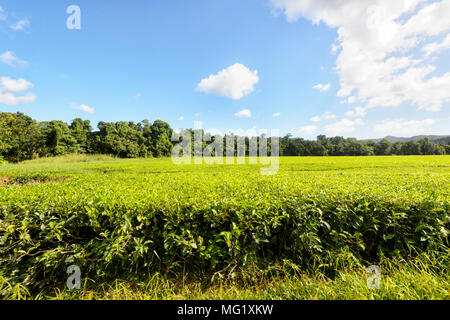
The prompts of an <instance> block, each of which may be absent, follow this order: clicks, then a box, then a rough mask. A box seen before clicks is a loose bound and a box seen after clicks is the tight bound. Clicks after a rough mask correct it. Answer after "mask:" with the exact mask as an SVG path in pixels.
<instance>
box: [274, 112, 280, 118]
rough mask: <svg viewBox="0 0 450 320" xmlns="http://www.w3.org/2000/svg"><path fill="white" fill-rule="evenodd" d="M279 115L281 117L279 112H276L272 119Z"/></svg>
mask: <svg viewBox="0 0 450 320" xmlns="http://www.w3.org/2000/svg"><path fill="white" fill-rule="evenodd" d="M280 115H281V112H277V113H274V114H273V117H274V118H278V117H279V116H280Z"/></svg>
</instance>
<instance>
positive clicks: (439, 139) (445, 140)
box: [365, 135, 450, 144]
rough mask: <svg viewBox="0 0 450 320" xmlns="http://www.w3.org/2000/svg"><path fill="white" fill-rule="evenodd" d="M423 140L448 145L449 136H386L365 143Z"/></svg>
mask: <svg viewBox="0 0 450 320" xmlns="http://www.w3.org/2000/svg"><path fill="white" fill-rule="evenodd" d="M424 138H429V139H430V140H431V141H433V142H436V143H441V144H449V143H450V136H433V135H428V136H427V135H421V136H414V137H409V138H405V137H394V136H387V137H385V138H382V139H367V140H365V141H370V140H372V141H375V142H380V141H381V140H388V141H389V142H391V143H396V142H408V141H419V140H421V139H424Z"/></svg>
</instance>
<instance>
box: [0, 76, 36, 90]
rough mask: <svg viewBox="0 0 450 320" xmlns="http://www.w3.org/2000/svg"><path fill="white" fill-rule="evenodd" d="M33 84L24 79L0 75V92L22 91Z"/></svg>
mask: <svg viewBox="0 0 450 320" xmlns="http://www.w3.org/2000/svg"><path fill="white" fill-rule="evenodd" d="M32 87H33V84H32V83H31V82H29V81H26V80H25V79H22V78H21V79H18V80H14V79H11V78H9V77H1V78H0V92H1V91H9V92H24V91H26V90H28V89H29V88H32Z"/></svg>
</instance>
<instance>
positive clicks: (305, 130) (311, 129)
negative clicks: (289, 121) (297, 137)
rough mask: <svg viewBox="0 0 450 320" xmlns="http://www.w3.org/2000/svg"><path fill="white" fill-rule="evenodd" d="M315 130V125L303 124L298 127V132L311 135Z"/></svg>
mask: <svg viewBox="0 0 450 320" xmlns="http://www.w3.org/2000/svg"><path fill="white" fill-rule="evenodd" d="M316 131H317V127H316V126H303V127H300V129H299V132H300V133H301V134H304V135H308V136H310V135H313V134H314V133H315V132H316Z"/></svg>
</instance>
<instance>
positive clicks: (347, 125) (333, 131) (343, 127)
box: [325, 118, 364, 136]
mask: <svg viewBox="0 0 450 320" xmlns="http://www.w3.org/2000/svg"><path fill="white" fill-rule="evenodd" d="M363 124H364V123H363V121H362V120H361V119H355V120H349V119H345V118H344V119H342V120H341V121H338V122H335V123H333V124H330V125H327V126H325V133H327V134H328V135H332V136H336V135H341V134H345V133H351V132H353V131H355V130H356V126H361V125H363Z"/></svg>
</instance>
